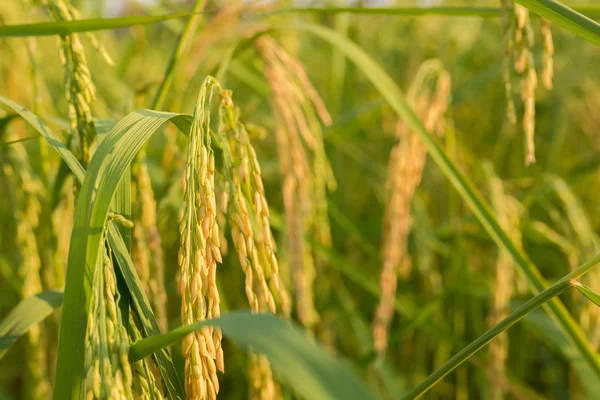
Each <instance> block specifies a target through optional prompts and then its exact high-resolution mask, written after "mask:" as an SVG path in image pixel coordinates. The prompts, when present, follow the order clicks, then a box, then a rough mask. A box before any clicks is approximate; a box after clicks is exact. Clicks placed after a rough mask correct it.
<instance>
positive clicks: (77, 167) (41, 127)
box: [0, 96, 85, 182]
mask: <svg viewBox="0 0 600 400" xmlns="http://www.w3.org/2000/svg"><path fill="white" fill-rule="evenodd" d="M0 103H3V104H4V105H6V106H8V107H10V108H12V109H13V110H14V111H15V112H17V113H18V114H19V115H20V116H21V117H22V118H23V119H24V120H25V121H27V122H29V124H30V125H31V126H33V128H34V129H35V130H36V131H38V132H39V133H40V135H42V136H43V137H44V138H45V139H46V140H47V141H48V143H50V145H52V147H54V149H55V150H56V151H57V152H58V154H59V155H60V156H61V158H62V159H63V160H64V161H65V163H66V164H67V165H68V166H69V169H70V170H71V171H72V172H73V174H74V175H75V178H77V180H78V181H80V182H82V181H83V176H84V175H85V170H84V169H83V167H82V166H81V164H80V163H79V161H77V158H76V157H75V156H74V155H73V153H71V151H70V150H69V149H68V148H67V146H65V145H64V144H63V143H62V142H61V141H60V139H59V138H58V136H56V134H55V133H54V132H53V131H52V129H50V128H49V127H48V126H47V125H46V124H45V123H44V122H43V121H42V120H41V119H40V118H39V117H38V116H37V115H35V114H34V113H33V112H31V111H30V110H29V109H27V108H26V107H23V106H21V105H19V104H17V103H15V102H14V101H12V100H10V99H7V98H6V97H3V96H0Z"/></svg>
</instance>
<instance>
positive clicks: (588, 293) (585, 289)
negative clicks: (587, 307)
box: [573, 281, 600, 306]
mask: <svg viewBox="0 0 600 400" xmlns="http://www.w3.org/2000/svg"><path fill="white" fill-rule="evenodd" d="M573 285H575V288H576V289H577V290H579V292H581V294H583V295H584V296H585V297H587V298H588V300H589V301H591V302H592V303H594V304H595V305H597V306H600V294H599V293H598V292H596V291H595V290H594V289H592V288H591V287H589V286H586V285H584V284H583V283H580V282H577V281H575V282H573Z"/></svg>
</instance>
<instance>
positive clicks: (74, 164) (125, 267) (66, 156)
mask: <svg viewBox="0 0 600 400" xmlns="http://www.w3.org/2000/svg"><path fill="white" fill-rule="evenodd" d="M0 102H2V103H4V104H5V105H7V106H9V107H10V108H12V109H13V110H14V111H16V112H17V113H19V114H20V115H21V117H23V118H24V119H25V120H26V121H27V122H29V123H30V124H31V125H32V126H33V127H34V128H35V129H36V130H37V131H38V132H39V133H40V134H41V135H42V136H43V137H44V138H45V139H46V140H48V142H49V143H50V144H51V145H52V146H53V147H54V149H55V150H56V151H57V152H58V153H59V155H60V156H61V157H62V159H63V161H64V162H65V163H66V165H68V167H69V169H70V170H71V172H73V174H74V175H75V177H76V178H77V180H78V181H79V182H83V177H84V174H85V170H84V169H83V167H82V166H81V164H79V161H77V159H76V158H75V156H74V155H73V153H71V151H70V150H69V149H68V148H67V147H66V146H65V145H64V144H63V143H62V142H61V141H60V139H59V138H58V137H57V136H56V135H55V134H54V132H53V131H52V130H51V129H50V128H49V127H48V126H47V125H46V124H45V123H44V122H43V121H42V120H41V119H39V118H38V117H37V116H36V115H35V114H33V113H32V112H31V111H29V110H28V109H27V108H25V107H22V106H20V105H19V104H17V103H15V102H13V101H12V100H9V99H7V98H5V97H2V96H0ZM189 121H190V117H189V116H185V115H182V116H181V119H177V120H173V121H172V122H174V123H175V125H176V126H178V127H179V129H182V132H184V133H185V134H187V132H188V131H189V127H190V122H189ZM96 122H100V123H99V124H98V127H97V128H99V133H100V135H101V136H100V138H101V139H104V137H105V134H106V133H108V131H110V130H111V129H112V128H113V127H114V126H115V123H114V122H113V121H109V120H100V121H96ZM120 184H121V183H120ZM108 238H109V242H110V245H111V248H112V250H113V253H114V254H115V257H116V258H117V261H118V265H119V268H120V269H121V274H123V278H124V280H125V282H126V284H127V288H128V289H129V292H130V294H131V295H132V304H133V308H134V311H135V312H136V313H137V315H138V316H139V319H140V321H141V322H142V325H143V329H144V333H145V334H146V335H156V334H159V333H160V331H159V329H158V324H157V323H156V318H155V317H154V313H153V312H152V308H151V307H150V303H149V302H148V299H147V298H146V295H145V293H144V291H143V289H142V286H141V283H140V280H139V278H138V276H137V273H136V272H135V268H134V266H133V262H132V261H131V256H130V255H129V252H128V249H127V246H126V244H125V242H124V240H123V238H122V237H121V235H120V233H119V231H118V229H117V228H116V227H114V226H113V224H112V223H111V224H109V233H108ZM155 359H156V363H157V365H158V366H159V371H160V373H161V375H162V378H163V381H164V382H165V385H166V387H167V390H168V393H169V396H170V398H174V399H177V398H184V397H185V396H184V390H183V385H182V384H181V382H180V380H179V378H178V377H177V372H176V369H175V365H174V364H173V361H172V360H171V357H170V355H169V354H168V353H167V352H166V351H164V352H159V353H157V354H156V355H155Z"/></svg>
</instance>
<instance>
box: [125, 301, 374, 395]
mask: <svg viewBox="0 0 600 400" xmlns="http://www.w3.org/2000/svg"><path fill="white" fill-rule="evenodd" d="M206 326H218V327H219V328H221V329H222V330H223V334H224V335H225V336H227V337H228V338H229V339H230V340H232V341H233V342H234V343H236V344H237V345H239V346H243V347H247V348H251V349H252V350H253V351H256V352H258V353H262V354H264V355H266V356H267V357H268V358H269V361H270V362H271V365H272V366H273V370H274V371H275V372H276V373H277V375H278V376H279V378H280V379H282V381H284V382H286V383H287V384H289V385H290V387H292V388H293V389H294V390H295V391H296V392H297V393H298V394H300V395H301V396H303V397H304V398H306V399H311V400H327V399H331V400H335V399H345V400H363V399H364V400H366V399H373V396H372V395H371V394H370V392H369V390H368V389H367V388H366V387H365V386H364V385H363V384H362V383H361V381H360V379H359V378H357V377H356V376H355V375H354V374H353V373H352V371H351V370H350V369H349V368H348V366H347V365H345V364H344V363H342V362H340V361H339V360H337V359H335V358H334V357H332V356H331V355H329V354H327V352H326V351H325V350H324V349H322V348H320V347H319V346H317V345H316V344H314V343H313V342H312V340H311V339H310V338H309V337H308V336H307V335H306V334H305V333H304V332H302V331H301V330H300V329H298V328H297V327H295V326H293V325H291V324H289V323H286V322H285V321H283V320H282V319H280V318H277V317H275V316H274V315H270V314H257V315H253V314H251V313H250V312H247V311H235V312H231V313H227V314H224V315H222V316H221V317H220V318H216V319H211V320H206V321H202V322H197V323H195V324H191V325H187V326H182V327H180V328H177V329H174V330H172V331H171V332H169V333H166V334H164V335H160V336H152V337H148V338H145V339H142V340H140V341H138V342H137V343H134V344H133V345H132V346H131V349H130V352H129V356H130V358H131V360H132V361H137V360H140V359H142V358H144V357H147V356H148V355H150V354H152V353H153V352H155V351H158V350H160V349H162V348H164V347H166V346H169V345H172V344H174V343H177V342H180V341H181V340H182V339H183V338H184V337H185V336H187V335H189V334H190V333H192V332H194V331H196V330H198V329H200V328H203V327H206Z"/></svg>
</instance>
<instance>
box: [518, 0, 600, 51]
mask: <svg viewBox="0 0 600 400" xmlns="http://www.w3.org/2000/svg"><path fill="white" fill-rule="evenodd" d="M515 3H519V4H521V5H522V6H524V7H527V8H528V9H530V10H531V11H533V12H534V13H536V14H537V15H539V16H542V17H544V18H546V19H547V20H549V21H551V22H552V23H554V24H556V25H558V26H560V27H561V28H564V29H566V30H568V31H570V32H572V33H574V34H576V35H577V36H579V37H581V38H583V39H585V40H587V41H588V42H591V43H594V44H597V45H600V24H598V23H597V22H595V21H594V20H592V19H590V18H588V17H586V16H585V15H583V14H580V13H578V12H577V11H575V10H573V9H572V8H569V7H567V6H565V5H564V4H562V3H559V2H558V1H555V0H515Z"/></svg>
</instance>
